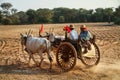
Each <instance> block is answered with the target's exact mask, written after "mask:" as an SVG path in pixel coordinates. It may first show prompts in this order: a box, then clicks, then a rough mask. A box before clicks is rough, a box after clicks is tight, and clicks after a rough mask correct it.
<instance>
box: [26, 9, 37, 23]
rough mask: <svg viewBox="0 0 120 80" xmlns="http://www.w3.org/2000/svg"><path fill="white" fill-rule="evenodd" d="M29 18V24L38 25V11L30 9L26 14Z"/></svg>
mask: <svg viewBox="0 0 120 80" xmlns="http://www.w3.org/2000/svg"><path fill="white" fill-rule="evenodd" d="M26 14H27V16H28V21H29V22H28V23H30V24H35V23H36V20H37V17H36V11H35V10H33V9H29V10H28V11H27V12H26Z"/></svg>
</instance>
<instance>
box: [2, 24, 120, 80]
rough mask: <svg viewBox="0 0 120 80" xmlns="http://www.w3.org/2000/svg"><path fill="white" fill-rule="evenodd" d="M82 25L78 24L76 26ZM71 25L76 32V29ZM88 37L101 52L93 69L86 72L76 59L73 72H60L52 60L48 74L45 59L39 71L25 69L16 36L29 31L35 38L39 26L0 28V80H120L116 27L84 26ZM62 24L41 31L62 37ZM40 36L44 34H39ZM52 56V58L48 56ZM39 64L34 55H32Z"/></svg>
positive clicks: (119, 44) (24, 55)
mask: <svg viewBox="0 0 120 80" xmlns="http://www.w3.org/2000/svg"><path fill="white" fill-rule="evenodd" d="M80 24H82V23H80ZM80 24H75V26H76V28H75V29H76V30H77V31H78V32H79V25H80ZM85 24H86V25H87V26H89V27H88V28H89V30H90V31H91V32H92V34H95V35H96V36H97V40H96V43H97V45H98V47H99V49H100V52H101V59H100V62H99V64H98V65H97V66H94V67H91V68H87V67H85V66H84V65H83V64H82V62H81V61H80V60H79V59H78V60H77V64H76V65H75V67H74V68H73V70H71V71H69V72H62V71H61V69H60V68H59V67H58V65H57V64H56V59H55V56H54V57H53V59H54V61H53V69H52V71H51V72H50V71H49V69H48V68H49V62H48V59H47V58H46V59H45V61H44V62H43V64H42V69H40V68H39V67H36V66H35V65H34V63H33V61H31V64H30V65H29V66H28V65H27V62H28V57H29V56H28V54H27V53H26V52H24V53H23V52H22V50H21V45H20V33H25V32H28V30H29V29H31V30H33V35H34V36H38V32H39V27H40V24H37V25H14V26H13V25H7V26H0V55H1V56H0V80H120V26H116V25H108V24H107V23H85ZM65 25H66V24H45V25H44V31H47V32H48V31H49V30H50V28H54V32H55V34H56V35H64V32H63V29H62V28H63V27H64V26H65ZM42 34H43V35H44V33H42ZM52 54H55V53H53V52H52ZM34 56H35V57H36V60H39V57H38V56H37V54H35V55H34Z"/></svg>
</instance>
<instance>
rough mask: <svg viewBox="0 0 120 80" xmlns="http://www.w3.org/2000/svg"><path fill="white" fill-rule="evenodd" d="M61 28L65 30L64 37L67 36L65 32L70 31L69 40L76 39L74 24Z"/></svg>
mask: <svg viewBox="0 0 120 80" xmlns="http://www.w3.org/2000/svg"><path fill="white" fill-rule="evenodd" d="M63 30H64V31H65V38H67V33H70V34H69V39H70V40H72V41H77V40H78V33H77V31H75V30H74V25H70V26H66V27H64V28H63ZM67 39H68V38H67Z"/></svg>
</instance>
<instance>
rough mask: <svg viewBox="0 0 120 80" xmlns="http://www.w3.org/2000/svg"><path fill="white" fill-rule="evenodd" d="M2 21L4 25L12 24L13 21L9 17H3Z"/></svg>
mask: <svg viewBox="0 0 120 80" xmlns="http://www.w3.org/2000/svg"><path fill="white" fill-rule="evenodd" d="M1 23H2V24H4V25H8V24H11V23H12V21H11V19H9V18H4V19H2V21H1Z"/></svg>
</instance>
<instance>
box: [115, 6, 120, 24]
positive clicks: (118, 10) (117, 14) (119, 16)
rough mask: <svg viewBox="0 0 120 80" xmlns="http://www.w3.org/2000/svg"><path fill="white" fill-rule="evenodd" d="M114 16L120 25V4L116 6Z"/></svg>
mask: <svg viewBox="0 0 120 80" xmlns="http://www.w3.org/2000/svg"><path fill="white" fill-rule="evenodd" d="M114 16H115V20H114V23H115V24H119V25H120V6H119V7H118V8H116V10H115V13H114Z"/></svg>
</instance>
